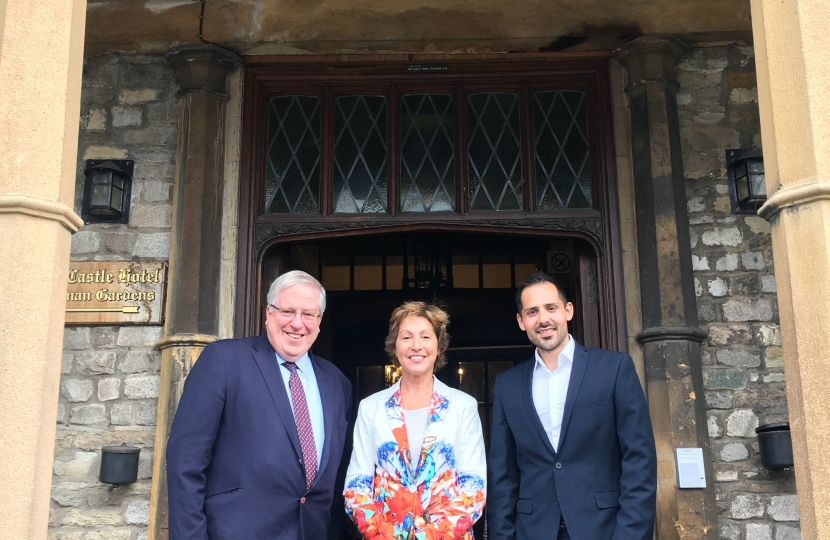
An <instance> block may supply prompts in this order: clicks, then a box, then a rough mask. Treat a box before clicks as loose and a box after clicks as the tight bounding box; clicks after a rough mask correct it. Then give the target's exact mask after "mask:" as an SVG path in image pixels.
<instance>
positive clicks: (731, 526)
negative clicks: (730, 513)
mask: <svg viewBox="0 0 830 540" xmlns="http://www.w3.org/2000/svg"><path fill="white" fill-rule="evenodd" d="M720 538H721V540H742V539H741V528H740V526H738V525H736V524H735V523H721V526H720Z"/></svg>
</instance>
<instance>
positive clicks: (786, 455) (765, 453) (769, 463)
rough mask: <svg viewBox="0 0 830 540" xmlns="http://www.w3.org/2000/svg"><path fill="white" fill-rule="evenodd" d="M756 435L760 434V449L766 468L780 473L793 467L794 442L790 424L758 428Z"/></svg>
mask: <svg viewBox="0 0 830 540" xmlns="http://www.w3.org/2000/svg"><path fill="white" fill-rule="evenodd" d="M755 433H757V434H758V449H759V452H760V453H761V464H762V465H763V466H764V467H766V468H767V469H772V470H774V471H776V470H777V471H780V470H785V469H789V468H790V467H792V466H793V442H792V439H791V437H790V424H789V423H788V422H779V423H776V424H765V425H763V426H758V427H757V428H755Z"/></svg>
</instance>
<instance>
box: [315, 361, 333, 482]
mask: <svg viewBox="0 0 830 540" xmlns="http://www.w3.org/2000/svg"><path fill="white" fill-rule="evenodd" d="M308 356H309V358H310V359H311V364H312V365H313V366H314V376H315V377H317V389H318V390H319V392H320V400H321V401H322V403H323V426H324V428H323V429H324V430H325V432H326V436H325V438H324V439H323V454H322V455H321V456H320V472H322V471H323V469H325V468H326V464H327V463H328V459H329V453H330V449H331V440H332V438H333V437H334V425H335V423H336V420H337V419H336V418H335V416H334V413H335V410H334V392H335V388H334V379H333V378H332V374H331V373H329V370H328V366H324V365H323V363H322V362H320V361H319V360H318V358H317V357H316V356H314V354H312V353H311V352H310V351H309V353H308ZM320 476H322V475H321V474H320V473H319V472H318V473H317V478H320ZM315 482H316V479H315Z"/></svg>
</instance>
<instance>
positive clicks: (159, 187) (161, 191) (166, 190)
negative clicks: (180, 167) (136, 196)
mask: <svg viewBox="0 0 830 540" xmlns="http://www.w3.org/2000/svg"><path fill="white" fill-rule="evenodd" d="M172 190H173V184H172V183H170V182H144V188H143V191H142V193H141V195H142V199H143V200H144V201H145V202H167V201H170V200H171V192H172Z"/></svg>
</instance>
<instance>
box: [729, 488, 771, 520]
mask: <svg viewBox="0 0 830 540" xmlns="http://www.w3.org/2000/svg"><path fill="white" fill-rule="evenodd" d="M729 513H730V515H731V516H732V518H733V519H752V518H761V517H764V499H763V498H762V497H761V496H760V495H754V494H749V493H740V494H738V495H736V496H735V498H734V499H732V505H731V507H730V511H729Z"/></svg>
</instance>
